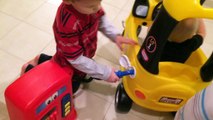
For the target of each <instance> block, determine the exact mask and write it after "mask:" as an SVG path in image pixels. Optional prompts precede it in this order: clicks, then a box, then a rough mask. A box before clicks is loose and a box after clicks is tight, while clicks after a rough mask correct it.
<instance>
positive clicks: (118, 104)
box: [115, 83, 132, 113]
mask: <svg viewBox="0 0 213 120" xmlns="http://www.w3.org/2000/svg"><path fill="white" fill-rule="evenodd" d="M131 107H132V100H131V99H130V97H129V96H128V95H127V94H126V91H125V89H124V86H123V84H122V83H120V84H119V85H118V87H117V90H116V94H115V109H116V111H117V112H119V113H127V112H129V110H130V109H131Z"/></svg>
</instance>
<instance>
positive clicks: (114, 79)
mask: <svg viewBox="0 0 213 120" xmlns="http://www.w3.org/2000/svg"><path fill="white" fill-rule="evenodd" d="M119 79H120V78H119V77H118V76H117V75H116V74H115V69H112V72H111V75H110V77H109V78H108V79H107V80H106V81H107V82H112V83H114V82H117V81H119Z"/></svg>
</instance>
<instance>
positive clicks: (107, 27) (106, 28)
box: [99, 15, 137, 50]
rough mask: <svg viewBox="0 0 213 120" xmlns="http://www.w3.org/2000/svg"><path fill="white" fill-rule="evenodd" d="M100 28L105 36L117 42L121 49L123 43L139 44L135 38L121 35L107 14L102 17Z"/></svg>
mask: <svg viewBox="0 0 213 120" xmlns="http://www.w3.org/2000/svg"><path fill="white" fill-rule="evenodd" d="M99 30H100V31H101V32H102V33H103V34H104V35H105V36H107V37H108V38H109V39H111V40H112V41H113V42H115V43H116V45H117V46H118V47H119V48H120V50H123V48H122V44H130V45H135V44H137V42H135V41H134V40H132V39H129V38H125V37H123V36H121V35H120V34H119V32H118V30H117V29H116V28H115V27H114V26H113V25H112V24H111V23H110V22H109V21H108V20H107V18H106V15H104V16H102V17H101V20H100V26H99Z"/></svg>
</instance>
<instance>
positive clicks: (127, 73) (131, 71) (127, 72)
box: [115, 67, 135, 78]
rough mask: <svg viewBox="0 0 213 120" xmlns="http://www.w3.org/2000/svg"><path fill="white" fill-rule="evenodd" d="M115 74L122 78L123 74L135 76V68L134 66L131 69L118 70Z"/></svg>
mask: <svg viewBox="0 0 213 120" xmlns="http://www.w3.org/2000/svg"><path fill="white" fill-rule="evenodd" d="M115 74H116V75H117V76H118V77H119V78H122V77H123V76H127V75H129V76H130V77H131V78H134V77H135V68H134V67H133V68H132V69H130V70H125V71H117V72H115Z"/></svg>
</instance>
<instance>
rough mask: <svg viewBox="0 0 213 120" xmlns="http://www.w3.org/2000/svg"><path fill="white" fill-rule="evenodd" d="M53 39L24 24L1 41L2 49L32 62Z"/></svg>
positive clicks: (0, 46)
mask: <svg viewBox="0 0 213 120" xmlns="http://www.w3.org/2000/svg"><path fill="white" fill-rule="evenodd" d="M52 39H53V36H51V35H49V34H47V33H45V32H43V31H41V30H39V29H37V28H34V27H32V26H31V25H29V24H25V23H22V24H20V25H19V26H17V27H16V28H14V29H13V30H12V31H11V32H10V33H8V34H7V36H5V37H4V38H3V39H2V40H1V44H0V48H2V49H3V50H5V51H7V52H8V53H10V54H13V55H15V56H18V57H19V58H22V59H24V60H30V59H32V58H33V57H34V56H35V55H37V54H38V53H39V52H40V51H41V50H42V49H43V48H44V47H46V46H47V45H48V43H49V42H50V41H51V40H52Z"/></svg>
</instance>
